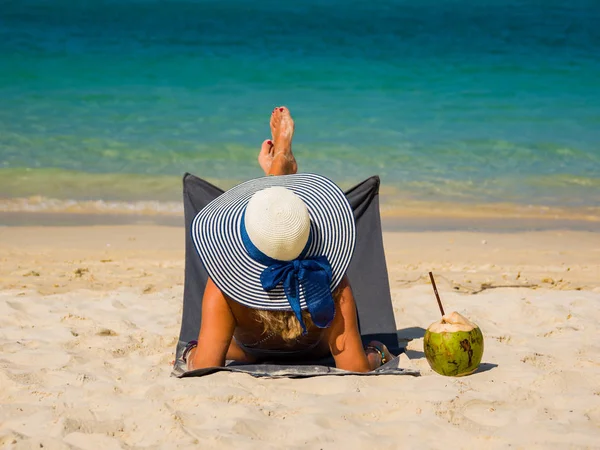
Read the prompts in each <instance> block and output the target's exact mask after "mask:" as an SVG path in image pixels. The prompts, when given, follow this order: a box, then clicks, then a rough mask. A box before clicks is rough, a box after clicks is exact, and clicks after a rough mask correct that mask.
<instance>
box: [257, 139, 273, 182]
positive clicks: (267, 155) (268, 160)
mask: <svg viewBox="0 0 600 450" xmlns="http://www.w3.org/2000/svg"><path fill="white" fill-rule="evenodd" d="M272 163H273V141H272V140H271V139H266V140H265V141H263V143H262V145H261V146H260V153H259V154H258V164H260V167H261V169H262V170H264V172H265V174H268V172H269V169H271V164H272Z"/></svg>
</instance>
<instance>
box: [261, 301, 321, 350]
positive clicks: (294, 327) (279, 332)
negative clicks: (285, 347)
mask: <svg viewBox="0 0 600 450" xmlns="http://www.w3.org/2000/svg"><path fill="white" fill-rule="evenodd" d="M254 313H255V316H256V320H257V321H258V322H260V323H261V325H262V327H263V334H264V335H267V336H269V335H271V336H273V335H275V336H281V338H282V339H283V340H284V341H285V342H292V341H295V340H296V339H297V338H298V337H299V336H301V335H302V327H301V326H300V322H298V319H296V316H295V315H294V312H293V311H270V310H265V309H256V310H254ZM302 319H303V320H304V324H305V325H306V328H307V329H308V328H310V327H311V326H313V321H312V319H311V318H310V313H309V312H308V311H302Z"/></svg>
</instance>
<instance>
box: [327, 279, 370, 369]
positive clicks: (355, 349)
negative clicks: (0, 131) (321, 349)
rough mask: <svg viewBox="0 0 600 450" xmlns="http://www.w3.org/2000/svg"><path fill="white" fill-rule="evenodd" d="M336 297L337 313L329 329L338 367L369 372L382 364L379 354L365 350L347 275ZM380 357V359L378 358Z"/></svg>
mask: <svg viewBox="0 0 600 450" xmlns="http://www.w3.org/2000/svg"><path fill="white" fill-rule="evenodd" d="M340 291H341V293H340V294H339V296H338V298H337V299H336V314H335V318H334V319H333V322H332V324H331V326H330V327H329V329H328V332H329V334H328V340H329V349H330V350H331V354H332V355H333V358H334V359H335V365H336V367H337V368H338V369H344V370H350V371H353V372H369V371H370V370H373V369H376V368H377V367H379V366H380V365H381V359H380V358H379V355H377V354H372V353H371V354H369V355H368V357H367V355H366V354H365V351H364V350H363V344H362V341H361V338H360V332H359V331H358V318H357V316H356V303H355V301H354V295H353V294H352V288H351V287H350V283H349V281H348V279H347V277H344V279H343V280H342V283H341V285H340V287H339V288H338V292H340ZM378 358H379V359H378Z"/></svg>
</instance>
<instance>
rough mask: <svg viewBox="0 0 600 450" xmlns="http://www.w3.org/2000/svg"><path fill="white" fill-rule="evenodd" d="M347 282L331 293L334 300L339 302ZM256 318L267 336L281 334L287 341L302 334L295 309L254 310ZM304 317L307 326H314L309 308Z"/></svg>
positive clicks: (293, 339)
mask: <svg viewBox="0 0 600 450" xmlns="http://www.w3.org/2000/svg"><path fill="white" fill-rule="evenodd" d="M344 285H345V283H341V284H340V285H339V286H338V287H337V288H336V290H335V291H333V293H332V294H331V295H332V297H333V300H334V302H336V304H337V300H338V299H339V297H340V295H341V293H342V290H343V289H344ZM254 314H255V318H256V320H257V321H258V322H259V323H260V324H261V325H262V327H263V335H265V336H281V338H282V339H283V340H284V341H285V342H288V343H289V342H292V341H295V340H296V339H297V338H298V337H299V336H301V335H302V326H301V325H300V322H299V321H298V319H296V316H295V315H294V312H293V311H271V310H267V309H255V310H254ZM302 319H303V320H304V324H305V325H306V328H307V329H309V328H311V327H313V326H314V323H313V321H312V318H311V317H310V313H309V312H308V311H307V310H304V311H302Z"/></svg>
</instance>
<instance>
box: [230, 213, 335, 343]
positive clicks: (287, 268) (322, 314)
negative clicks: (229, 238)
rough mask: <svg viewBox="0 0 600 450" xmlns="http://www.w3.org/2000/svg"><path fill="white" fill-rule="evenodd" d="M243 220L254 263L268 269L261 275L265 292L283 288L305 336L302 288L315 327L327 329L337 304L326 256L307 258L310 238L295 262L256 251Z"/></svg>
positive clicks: (243, 228)
mask: <svg viewBox="0 0 600 450" xmlns="http://www.w3.org/2000/svg"><path fill="white" fill-rule="evenodd" d="M244 219H245V214H244V215H242V220H241V225H240V231H241V237H242V243H243V244H244V247H245V248H246V251H247V252H248V255H249V256H250V257H251V258H252V259H253V260H255V261H256V262H259V263H260V264H263V265H265V266H267V267H266V268H265V269H264V270H263V272H262V273H261V274H260V283H261V285H262V287H263V289H264V290H265V291H267V292H269V291H272V290H273V289H275V288H276V287H277V286H279V284H283V290H284V292H285V296H286V297H287V300H288V303H289V304H290V306H291V308H292V311H294V315H295V316H296V318H297V319H298V322H300V326H301V327H302V334H306V333H307V330H306V325H305V323H304V320H303V319H302V309H301V308H300V287H302V288H303V289H304V297H305V300H306V306H307V309H308V312H309V313H310V317H311V319H312V321H313V323H314V324H315V325H316V326H318V327H319V328H327V327H328V326H329V325H330V324H331V322H332V320H333V317H334V315H335V304H334V302H333V296H332V295H331V288H330V286H331V278H332V277H333V272H332V270H331V264H329V260H328V259H327V257H326V256H316V257H311V258H306V253H307V252H308V249H309V247H310V244H311V241H312V236H311V235H309V238H308V242H307V243H306V246H305V247H304V250H302V253H300V256H298V258H296V259H294V260H292V261H280V260H277V259H273V258H271V257H269V256H267V255H265V254H264V253H263V252H261V251H260V250H259V249H258V248H256V246H255V245H254V244H253V243H252V241H251V240H250V237H249V236H248V232H247V231H246V225H245V220H244Z"/></svg>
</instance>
